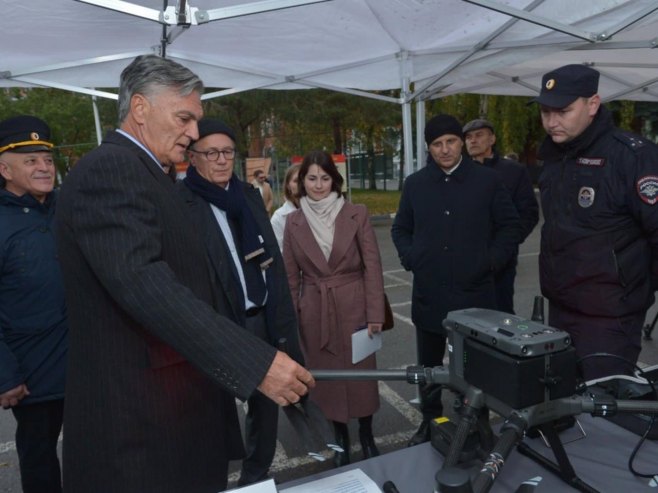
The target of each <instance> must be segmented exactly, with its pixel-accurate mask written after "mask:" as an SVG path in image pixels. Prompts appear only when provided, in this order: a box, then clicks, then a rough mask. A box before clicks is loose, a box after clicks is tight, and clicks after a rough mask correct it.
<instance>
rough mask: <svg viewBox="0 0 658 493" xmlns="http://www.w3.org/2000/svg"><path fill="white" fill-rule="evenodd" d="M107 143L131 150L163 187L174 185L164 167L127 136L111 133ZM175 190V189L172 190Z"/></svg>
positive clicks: (106, 137)
mask: <svg viewBox="0 0 658 493" xmlns="http://www.w3.org/2000/svg"><path fill="white" fill-rule="evenodd" d="M103 140H104V141H105V142H109V143H113V144H118V145H121V146H123V147H126V148H128V149H130V150H131V151H132V152H134V153H135V155H136V156H137V157H138V158H139V160H140V162H141V163H142V164H143V165H144V166H145V167H146V169H147V170H148V171H149V173H151V175H153V177H154V178H155V180H156V181H157V182H158V183H159V184H160V185H162V186H165V187H169V188H171V187H172V186H173V185H174V182H173V181H172V179H171V178H170V177H169V176H168V175H167V174H166V173H165V172H164V170H163V169H162V167H160V165H159V164H158V163H156V162H155V161H154V160H153V158H152V157H151V156H150V155H149V154H148V153H147V152H146V151H145V150H144V149H142V148H141V147H140V146H138V145H137V144H135V143H134V142H133V141H132V140H130V139H129V138H128V137H126V136H125V135H123V134H121V133H119V132H109V133H108V134H107V135H106V136H105V139H103ZM172 190H173V188H172Z"/></svg>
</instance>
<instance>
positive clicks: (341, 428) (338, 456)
mask: <svg viewBox="0 0 658 493" xmlns="http://www.w3.org/2000/svg"><path fill="white" fill-rule="evenodd" d="M333 423H334V432H335V433H336V445H338V446H339V447H341V448H342V449H343V452H335V453H334V466H336V467H341V466H346V465H347V464H349V463H350V432H349V430H348V428H347V423H339V422H338V421H334V422H333Z"/></svg>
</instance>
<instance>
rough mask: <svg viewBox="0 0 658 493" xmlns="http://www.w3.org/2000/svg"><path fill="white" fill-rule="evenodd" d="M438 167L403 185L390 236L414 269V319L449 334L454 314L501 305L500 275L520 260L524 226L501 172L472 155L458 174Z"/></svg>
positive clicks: (419, 325) (405, 262) (432, 165)
mask: <svg viewBox="0 0 658 493" xmlns="http://www.w3.org/2000/svg"><path fill="white" fill-rule="evenodd" d="M430 161H431V162H429V163H428V164H427V166H425V167H424V168H423V169H421V170H419V171H417V172H416V173H414V174H412V175H410V176H409V177H408V178H407V179H406V180H405V182H404V188H403V190H402V197H401V199H400V206H399V208H398V212H397V214H396V216H395V220H394V222H393V227H392V229H391V235H392V237H393V243H394V244H395V247H396V248H397V251H398V255H399V257H400V262H401V263H402V266H403V267H404V268H405V269H407V270H410V271H412V272H413V274H414V279H413V292H412V307H411V317H412V320H413V322H414V324H415V325H416V327H417V328H419V329H421V330H425V331H430V332H435V333H444V329H443V326H442V322H443V319H444V318H445V317H446V314H447V313H448V312H449V311H451V310H458V309H461V308H471V307H478V308H493V309H495V308H496V298H495V288H494V273H495V272H496V271H498V270H500V269H501V268H503V267H504V266H505V265H506V264H507V262H508V261H509V260H510V258H512V255H514V253H515V251H516V248H517V245H518V243H519V241H520V238H521V235H522V232H521V223H520V220H519V215H518V213H517V211H516V208H515V207H514V204H513V203H512V199H511V198H510V194H509V192H508V191H507V189H506V187H505V185H504V184H503V181H502V179H501V177H500V175H499V174H498V173H496V172H495V171H493V170H491V169H488V168H486V167H484V166H482V165H480V164H478V163H475V162H473V161H472V160H471V159H469V158H467V157H463V160H462V162H461V164H460V165H459V166H458V167H457V169H456V170H455V171H454V172H453V173H452V174H451V175H447V174H446V173H444V172H443V171H442V170H441V169H440V168H439V166H438V165H437V164H435V163H434V161H432V160H431V159H430Z"/></svg>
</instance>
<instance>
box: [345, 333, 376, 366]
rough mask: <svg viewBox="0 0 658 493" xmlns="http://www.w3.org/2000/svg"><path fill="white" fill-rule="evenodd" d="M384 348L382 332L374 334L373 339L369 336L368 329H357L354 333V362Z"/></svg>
mask: <svg viewBox="0 0 658 493" xmlns="http://www.w3.org/2000/svg"><path fill="white" fill-rule="evenodd" d="M381 348H382V333H381V332H378V333H377V334H373V335H372V339H371V338H370V337H369V336H368V329H361V330H357V331H356V332H355V333H354V334H352V364H354V363H358V362H359V361H361V360H363V359H365V358H366V357H367V356H370V355H371V354H372V353H374V352H375V351H379V350H380V349H381Z"/></svg>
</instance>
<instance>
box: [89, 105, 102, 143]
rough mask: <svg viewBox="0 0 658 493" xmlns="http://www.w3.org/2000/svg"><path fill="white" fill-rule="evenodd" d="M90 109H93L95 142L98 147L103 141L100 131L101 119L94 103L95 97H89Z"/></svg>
mask: <svg viewBox="0 0 658 493" xmlns="http://www.w3.org/2000/svg"><path fill="white" fill-rule="evenodd" d="M91 107H92V108H93V109H94V126H95V127H96V141H97V142H98V145H101V141H102V140H103V132H102V129H101V118H100V113H99V112H98V104H97V102H96V96H92V97H91Z"/></svg>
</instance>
